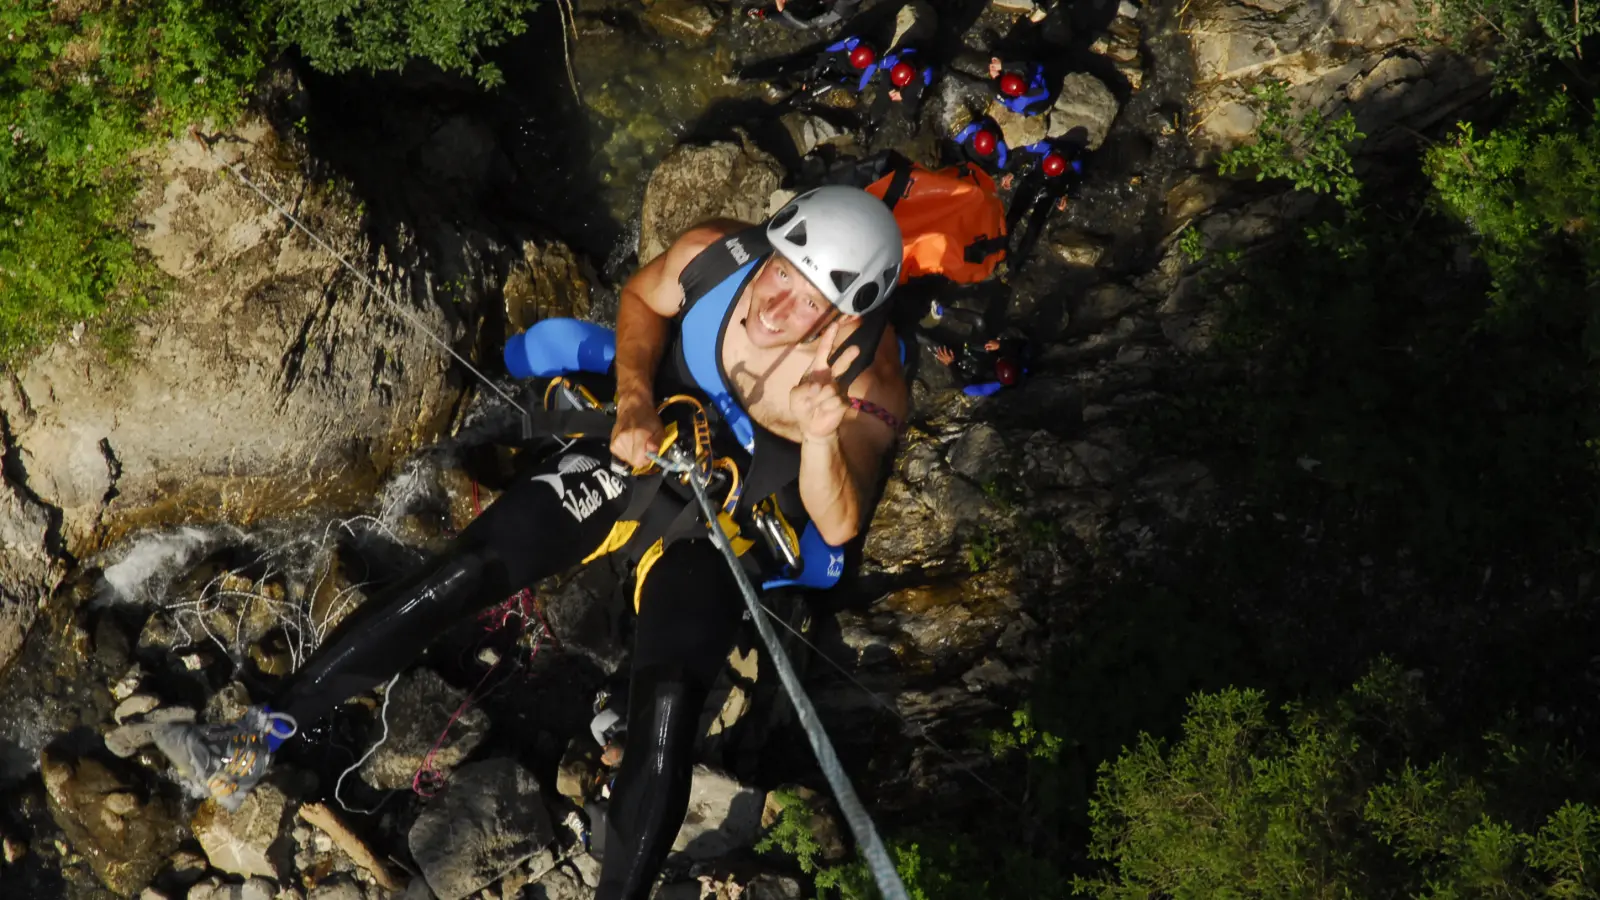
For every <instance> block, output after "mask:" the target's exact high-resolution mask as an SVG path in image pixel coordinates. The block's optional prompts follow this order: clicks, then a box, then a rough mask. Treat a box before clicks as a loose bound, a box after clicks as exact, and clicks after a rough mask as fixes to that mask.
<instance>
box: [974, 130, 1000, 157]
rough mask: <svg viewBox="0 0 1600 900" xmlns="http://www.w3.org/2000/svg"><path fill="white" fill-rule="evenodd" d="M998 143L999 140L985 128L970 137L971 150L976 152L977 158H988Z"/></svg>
mask: <svg viewBox="0 0 1600 900" xmlns="http://www.w3.org/2000/svg"><path fill="white" fill-rule="evenodd" d="M999 143H1000V139H999V138H997V137H995V136H994V132H992V131H990V130H989V129H987V128H980V129H978V133H977V134H974V135H973V136H972V149H974V150H976V151H978V155H979V156H988V155H989V154H991V153H993V152H994V148H995V146H996V145H997V144H999Z"/></svg>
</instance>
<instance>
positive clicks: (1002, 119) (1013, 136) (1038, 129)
mask: <svg viewBox="0 0 1600 900" xmlns="http://www.w3.org/2000/svg"><path fill="white" fill-rule="evenodd" d="M986 115H988V116H989V118H991V119H994V122H995V124H996V125H999V126H1000V136H1001V137H1003V138H1004V139H1005V142H1006V146H1007V147H1011V148H1012V150H1013V152H1015V150H1016V149H1017V148H1021V147H1026V146H1028V145H1029V144H1036V143H1038V142H1039V141H1042V140H1044V139H1045V135H1046V133H1047V130H1048V128H1047V126H1048V121H1049V120H1048V118H1047V117H1045V116H1042V115H1039V116H1025V115H1022V114H1021V113H1014V112H1012V111H1011V110H1009V109H1007V108H1006V107H1005V105H1003V104H1002V103H1001V102H1000V101H998V100H994V101H991V102H990V104H989V109H988V111H987V112H986Z"/></svg>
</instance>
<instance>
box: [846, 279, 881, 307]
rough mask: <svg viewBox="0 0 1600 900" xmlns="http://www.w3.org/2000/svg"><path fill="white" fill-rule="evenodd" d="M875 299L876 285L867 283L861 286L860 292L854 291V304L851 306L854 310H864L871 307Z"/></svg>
mask: <svg viewBox="0 0 1600 900" xmlns="http://www.w3.org/2000/svg"><path fill="white" fill-rule="evenodd" d="M877 299H878V285H877V284H876V283H875V282H871V281H869V282H867V283H866V284H864V285H862V286H861V290H859V291H856V299H855V302H854V303H852V304H851V305H852V306H854V307H855V308H856V309H866V308H867V307H869V306H871V305H872V303H873V301H875V300H877Z"/></svg>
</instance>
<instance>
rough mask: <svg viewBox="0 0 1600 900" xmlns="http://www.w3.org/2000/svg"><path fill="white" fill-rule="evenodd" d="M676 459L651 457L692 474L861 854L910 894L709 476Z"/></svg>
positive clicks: (888, 895)
mask: <svg viewBox="0 0 1600 900" xmlns="http://www.w3.org/2000/svg"><path fill="white" fill-rule="evenodd" d="M669 452H670V453H672V456H673V458H672V459H663V458H662V457H659V456H654V455H653V454H652V458H653V459H654V460H655V462H656V464H657V465H659V466H661V468H662V469H663V470H666V471H669V472H677V473H681V474H684V475H686V476H687V477H688V481H689V486H690V487H691V488H692V489H693V490H694V498H695V500H696V501H697V502H698V503H699V504H700V511H701V512H702V513H703V514H704V515H705V517H706V521H707V522H709V523H711V525H710V533H711V543H713V544H715V545H716V547H717V549H718V550H720V551H722V557H723V559H725V560H726V561H727V563H728V568H730V569H732V570H733V577H734V579H735V580H736V581H738V583H739V593H740V594H742V595H743V596H744V604H745V608H746V609H748V610H749V611H750V618H751V619H754V620H755V623H756V631H757V632H758V633H759V634H760V635H761V642H762V643H763V644H765V645H766V647H767V653H768V654H770V655H771V657H772V665H773V667H774V668H775V669H777V671H778V680H779V681H781V682H782V683H783V689H784V691H785V692H786V693H787V694H788V695H789V700H790V702H792V703H793V704H794V708H795V713H796V714H797V715H798V717H799V719H800V726H801V728H803V729H804V730H805V733H806V739H807V740H808V741H810V742H811V750H812V752H814V753H815V754H816V755H817V764H818V765H819V766H820V767H821V768H822V774H823V777H825V778H827V779H828V786H829V787H831V788H833V794H834V796H835V797H836V798H838V801H839V809H840V811H842V812H843V813H844V818H845V822H846V823H847V824H849V826H850V833H851V834H853V835H855V839H856V844H857V845H859V846H860V847H861V854H862V856H865V857H866V859H867V868H868V869H870V870H871V871H872V879H873V880H874V881H876V882H877V883H878V892H879V893H881V894H882V895H883V897H884V900H909V896H908V895H907V894H906V887H905V885H904V884H902V883H901V882H900V874H899V873H898V872H896V871H895V867H894V861H893V860H891V859H890V858H889V851H888V849H887V848H885V847H884V845H883V839H882V838H880V837H879V836H878V828H877V826H876V825H874V824H873V822H872V816H871V815H870V814H869V813H868V812H867V808H866V806H864V805H863V804H862V802H861V798H860V797H859V796H857V794H856V789H855V786H854V785H852V784H851V783H850V776H849V775H848V774H846V773H845V770H844V764H843V763H841V762H839V756H838V754H837V753H835V752H834V750H833V742H832V741H831V740H829V739H828V732H827V730H826V729H824V728H823V727H822V720H821V719H820V718H819V717H818V716H817V709H816V707H815V706H813V705H812V704H811V698H810V697H808V696H806V692H805V688H803V687H802V686H801V685H800V676H798V675H796V674H795V671H794V667H793V666H792V665H790V664H789V656H788V654H786V653H784V652H783V646H782V645H781V644H779V643H778V633H777V631H775V630H774V629H773V627H772V624H771V623H769V622H768V621H767V617H766V616H765V615H762V612H763V607H762V606H761V601H760V600H758V599H757V598H756V589H755V586H754V585H752V584H751V583H750V576H749V575H748V574H746V573H745V570H744V566H743V565H742V564H740V562H739V557H738V554H736V553H734V552H733V544H732V543H730V542H729V541H728V536H727V535H725V534H723V533H722V529H721V528H720V527H719V526H718V525H717V524H716V523H717V510H716V507H714V506H713V505H712V504H711V498H709V497H707V496H706V482H707V477H706V475H705V473H703V472H701V471H700V467H699V466H696V465H695V464H694V463H693V462H692V461H691V460H689V459H688V458H687V454H688V451H687V450H684V449H683V448H682V447H673V448H671V449H670V451H669Z"/></svg>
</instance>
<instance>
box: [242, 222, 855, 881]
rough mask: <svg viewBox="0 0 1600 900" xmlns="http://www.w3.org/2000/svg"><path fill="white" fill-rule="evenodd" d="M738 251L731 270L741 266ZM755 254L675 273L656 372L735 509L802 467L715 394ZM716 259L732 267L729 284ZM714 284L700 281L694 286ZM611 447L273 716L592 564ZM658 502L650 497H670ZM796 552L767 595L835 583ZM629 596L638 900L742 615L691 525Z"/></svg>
mask: <svg viewBox="0 0 1600 900" xmlns="http://www.w3.org/2000/svg"><path fill="white" fill-rule="evenodd" d="M741 241H742V242H743V243H741ZM740 253H742V254H744V255H745V257H746V259H745V261H743V262H738V259H737V255H738V254H740ZM768 253H770V248H768V247H766V246H765V241H764V238H763V237H762V236H761V235H760V232H759V229H752V230H751V231H749V232H743V233H741V234H738V235H733V236H731V237H729V238H725V239H724V240H723V241H720V242H718V243H717V244H715V245H713V248H712V251H708V252H707V253H706V254H702V256H701V257H699V258H697V259H696V260H695V261H693V262H691V263H690V265H689V266H688V267H687V268H686V270H685V272H684V275H683V278H682V280H683V282H684V288H685V294H686V296H687V297H695V298H697V299H696V301H695V302H693V303H691V304H688V305H687V306H686V308H685V309H684V311H683V312H682V314H681V315H680V316H679V319H678V327H677V329H676V333H675V335H674V337H673V341H672V344H671V346H669V348H668V351H667V353H666V355H665V357H664V360H663V367H662V368H663V371H662V372H661V373H659V375H658V380H659V382H660V387H661V388H662V391H663V393H667V392H671V391H676V390H680V389H682V390H689V391H694V392H697V393H698V394H699V395H700V396H701V397H703V398H704V399H705V400H706V402H707V405H708V407H709V408H710V409H711V410H714V411H715V413H716V415H717V417H718V419H719V420H720V426H721V428H720V431H719V434H718V437H717V438H716V440H717V441H718V444H717V449H718V452H719V453H721V454H729V455H733V454H741V457H740V459H739V461H740V462H741V463H742V466H743V468H744V470H745V471H746V473H747V474H746V475H745V484H746V490H745V495H746V496H747V497H749V498H750V500H749V502H745V503H742V504H741V508H740V510H739V512H738V515H740V516H747V515H748V514H749V506H750V504H752V503H754V502H755V501H756V500H759V499H761V498H762V497H763V496H766V495H765V494H757V493H754V492H756V491H762V490H765V489H766V488H765V487H763V486H769V487H771V488H772V490H770V491H767V494H772V493H774V492H776V493H779V494H781V493H783V492H784V491H786V490H789V487H788V485H789V484H790V483H791V482H792V481H793V480H794V477H795V476H796V475H797V473H798V459H799V448H798V446H797V445H795V444H793V443H792V442H789V441H786V440H784V439H782V438H779V437H777V436H776V435H773V434H771V433H770V432H768V431H766V429H763V428H762V427H761V426H760V425H758V424H757V423H756V422H755V421H754V420H753V419H752V418H751V417H750V416H749V414H748V412H747V411H746V410H745V409H744V407H743V405H742V404H741V403H740V402H739V400H738V398H737V396H736V395H735V394H734V392H733V391H732V390H730V389H729V387H728V377H727V373H726V372H724V371H723V367H722V364H721V358H722V356H721V348H722V338H723V335H724V333H725V332H726V329H727V328H728V326H729V324H730V320H731V318H732V314H733V309H734V307H735V306H736V305H737V303H738V299H739V296H740V294H741V293H742V292H743V290H744V287H745V286H746V285H747V284H748V283H749V281H750V279H751V278H752V277H753V276H754V274H755V272H756V270H757V269H758V268H759V266H760V263H761V261H762V260H763V259H765V257H766V254H768ZM730 257H732V259H733V262H737V263H738V265H737V266H736V267H735V268H734V269H733V271H732V274H725V273H726V272H727V269H728V267H729V265H730V263H729V262H728V259H729V258H730ZM713 277H715V279H716V280H715V281H714V283H710V284H705V283H703V282H705V281H708V280H710V279H711V278H713ZM697 279H698V282H697ZM865 332H867V329H865V328H862V329H858V331H857V333H858V334H862V333H865ZM880 333H881V332H880ZM869 339H870V340H871V341H872V347H870V348H869V347H867V346H865V345H864V344H861V346H862V347H863V352H862V354H861V357H862V359H863V360H865V361H866V362H865V363H859V362H858V364H856V365H853V366H852V372H853V373H854V374H859V372H860V371H861V370H863V369H864V368H865V365H866V364H868V363H870V360H871V358H872V355H873V354H872V353H871V352H869V351H870V350H872V349H875V346H876V337H863V338H862V339H861V340H862V341H866V340H869ZM613 340H614V338H613V337H612V336H611V334H610V332H609V330H608V329H603V328H600V327H599V326H595V325H591V324H588V323H581V322H575V321H573V320H551V321H548V322H541V323H539V325H538V326H535V328H534V329H530V331H529V332H528V333H527V334H526V335H523V336H519V338H518V340H517V341H516V342H515V344H516V346H515V347H514V348H508V350H512V349H514V350H515V351H516V352H515V354H513V355H515V356H516V358H517V362H516V364H515V365H513V366H511V367H512V368H513V370H514V371H516V370H518V369H519V367H521V368H520V372H519V374H530V375H532V374H543V375H554V374H558V373H559V372H560V371H565V370H570V369H604V368H607V367H609V366H610V363H611V359H612V356H613V354H614V344H613V343H612V341H613ZM858 344H859V342H858ZM843 349H844V348H843V347H841V348H840V350H841V351H842V350H843ZM540 360H543V361H544V363H545V364H548V365H543V364H541V363H540ZM536 369H537V370H539V371H535V370H536ZM546 369H548V370H546ZM854 374H851V375H850V376H849V377H854ZM607 437H608V436H596V437H592V438H582V439H579V440H577V441H575V442H574V443H572V444H571V445H570V446H568V447H567V448H566V449H564V450H562V451H560V452H558V453H556V454H555V455H553V456H551V457H549V458H548V459H546V460H544V461H543V462H542V463H540V464H539V465H537V466H536V467H534V468H533V469H532V470H531V471H528V472H526V473H524V474H523V475H521V476H520V477H519V478H518V479H517V480H516V481H515V482H514V483H513V484H512V485H511V486H510V487H509V488H508V489H507V490H506V492H505V493H504V494H502V495H501V496H500V497H499V498H497V499H496V500H495V502H494V503H492V504H490V506H489V507H488V508H487V509H485V510H484V511H483V514H482V515H480V516H478V517H477V518H476V519H474V520H473V521H472V522H471V524H469V525H468V526H467V527H466V528H465V529H463V530H462V532H461V533H460V535H459V536H458V537H457V538H456V539H455V540H454V541H453V542H452V544H451V545H450V547H449V548H448V549H447V550H446V551H445V552H444V553H442V554H439V555H438V556H435V557H433V558H431V559H430V560H429V561H428V562H427V563H426V564H424V565H423V566H421V567H419V568H418V570H417V571H416V572H415V573H414V574H413V575H411V576H410V577H409V578H408V579H406V580H405V581H403V582H402V583H400V584H398V585H396V586H395V587H393V588H391V589H389V590H387V591H384V592H383V593H381V594H379V595H377V596H374V597H373V598H372V599H370V600H369V601H368V602H367V603H365V604H363V605H362V606H361V607H360V608H359V609H358V610H357V611H356V612H355V613H353V614H352V615H351V616H350V617H348V618H347V619H346V620H345V621H344V622H343V623H341V624H340V626H339V627H338V628H337V629H336V630H335V632H334V633H333V634H332V635H331V636H330V637H329V638H328V639H327V640H326V641H325V642H324V643H323V645H322V647H321V648H320V649H319V650H318V651H317V653H316V654H315V655H314V656H313V657H312V658H311V659H310V660H309V661H308V663H307V664H306V665H305V666H304V667H302V668H301V669H300V670H299V671H297V672H295V673H294V674H293V675H291V676H290V677H289V679H288V681H287V683H286V684H285V685H284V686H283V689H282V690H281V692H280V693H279V695H278V697H277V698H276V701H275V702H274V703H272V709H273V710H274V711H275V712H280V713H287V714H288V715H290V716H293V717H294V719H295V720H296V722H298V723H299V725H300V726H301V728H302V729H304V728H306V727H308V726H310V725H312V724H314V723H315V722H317V721H318V720H320V719H321V718H322V717H324V716H325V715H327V714H328V713H329V712H330V711H331V710H332V709H333V708H334V707H335V706H336V705H337V704H339V703H341V702H343V701H344V700H346V699H348V698H350V697H353V696H356V695H359V694H362V693H365V692H367V691H370V690H373V689H374V688H376V687H377V686H378V685H380V684H383V683H384V682H386V681H388V680H389V679H390V678H391V677H393V676H394V675H395V674H396V673H397V672H399V671H401V670H402V669H404V668H405V667H407V666H409V665H411V664H412V663H413V662H414V661H415V660H416V659H417V657H419V656H420V655H421V654H422V652H423V651H424V650H425V649H426V648H427V647H428V645H429V644H430V643H432V642H433V640H434V639H435V638H437V637H438V636H439V635H440V634H442V633H443V632H444V631H446V630H447V629H448V628H450V627H451V626H453V625H455V624H457V623H459V622H462V621H464V620H466V619H468V618H470V617H471V616H473V615H475V614H477V613H478V612H480V611H482V610H484V609H487V608H489V607H492V606H494V605H495V604H497V603H500V602H502V601H503V600H505V599H506V598H507V597H509V596H511V595H512V594H514V593H515V592H517V591H518V590H520V589H522V588H524V587H528V586H531V585H532V584H534V583H535V582H537V581H539V580H540V579H543V578H546V577H549V576H551V575H555V574H558V573H560V572H563V571H566V570H568V569H570V568H572V567H573V566H576V565H578V564H579V563H580V562H583V561H586V560H587V559H589V558H592V557H594V556H596V555H598V553H599V552H600V551H601V549H602V548H604V547H606V546H607V544H608V539H609V537H610V536H611V535H612V534H613V531H614V528H615V527H616V526H617V524H618V522H619V521H621V520H622V519H623V517H624V516H625V515H627V514H629V512H630V509H631V508H632V504H633V501H634V500H635V499H637V498H636V496H635V493H636V492H637V491H639V490H640V487H639V485H640V484H641V483H642V482H640V481H639V480H637V479H635V478H633V477H632V476H631V475H630V474H629V471H628V469H627V467H626V466H624V465H623V464H622V463H620V462H618V461H616V460H615V459H613V458H612V457H611V455H610V452H609V450H608V447H607V440H606V438H607ZM786 448H787V449H786ZM662 497H663V500H662V502H663V503H667V504H670V503H671V502H673V500H674V498H672V497H668V496H667V495H665V494H663V495H662ZM679 502H682V501H681V499H679ZM780 504H781V505H783V506H785V507H787V513H788V514H789V521H790V522H793V523H795V524H796V527H797V528H798V527H801V523H804V522H805V519H804V509H803V507H799V505H798V491H797V490H795V491H793V499H792V501H791V500H788V499H783V500H781V501H780ZM800 543H801V549H802V555H803V556H804V557H805V563H806V564H805V566H804V568H803V570H802V571H801V572H799V573H793V572H789V573H785V574H786V576H787V577H782V576H780V577H775V578H771V579H768V580H767V581H766V586H768V587H777V586H782V585H786V584H801V585H805V586H811V587H827V586H831V585H832V584H833V583H834V582H836V581H837V580H838V578H839V576H840V575H841V574H842V571H843V568H844V554H843V551H842V550H841V549H839V548H836V547H830V546H828V545H827V544H826V543H825V542H823V541H822V540H821V538H820V536H819V535H817V534H816V530H815V528H814V527H811V526H809V524H806V525H805V526H804V534H803V535H802V537H801V541H800ZM636 598H637V609H638V623H637V628H636V637H635V644H634V648H633V656H632V673H631V679H630V689H629V709H628V734H629V736H630V741H629V745H628V748H627V753H626V754H625V756H624V759H623V764H622V768H621V771H620V772H619V773H618V776H617V779H616V782H615V787H614V792H613V799H612V804H611V811H610V815H609V817H608V819H607V825H606V828H607V835H606V838H605V847H606V853H605V860H604V863H603V866H602V874H601V884H600V889H599V893H598V894H597V896H598V897H599V898H601V900H636V898H637V900H643V898H645V897H648V895H649V892H650V889H651V887H652V885H653V884H654V881H655V878H656V875H657V873H658V872H659V870H660V867H661V863H662V861H663V860H664V859H665V858H666V855H667V852H668V850H669V849H670V847H671V845H672V841H673V839H674V837H675V836H676V835H677V832H678V829H679V827H680V826H681V824H682V822H683V816H684V813H685V811H686V809H687V806H688V798H689V786H690V777H691V773H692V770H693V762H694V756H693V754H694V745H695V738H696V736H697V732H698V724H699V721H700V713H701V710H702V708H703V707H704V705H705V702H706V699H707V697H708V695H709V693H710V690H711V687H712V684H713V682H714V681H715V679H716V677H717V675H718V674H719V672H720V671H721V669H722V666H723V665H724V662H725V660H726V658H727V655H728V652H729V651H730V650H731V649H732V647H733V645H734V641H735V639H736V637H737V633H738V630H739V627H740V623H741V621H742V616H743V614H744V604H743V600H742V599H741V597H740V595H739V590H738V585H737V582H736V581H735V579H734V576H733V573H732V572H731V571H729V569H728V567H727V563H726V561H725V560H724V559H723V557H722V556H721V554H720V552H719V551H718V550H717V549H716V548H715V546H714V545H713V544H712V543H711V541H710V540H709V539H708V538H707V537H706V535H705V531H704V529H703V528H702V529H701V531H700V536H699V537H691V538H687V539H680V540H674V541H671V542H669V543H666V544H665V545H664V549H663V550H662V552H661V553H660V554H659V556H658V557H657V558H655V560H654V563H653V565H652V566H651V567H650V568H649V570H648V572H647V573H642V574H641V575H640V580H639V586H638V591H637V594H636ZM272 749H274V750H275V749H277V745H276V743H274V744H273V745H272Z"/></svg>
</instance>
